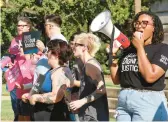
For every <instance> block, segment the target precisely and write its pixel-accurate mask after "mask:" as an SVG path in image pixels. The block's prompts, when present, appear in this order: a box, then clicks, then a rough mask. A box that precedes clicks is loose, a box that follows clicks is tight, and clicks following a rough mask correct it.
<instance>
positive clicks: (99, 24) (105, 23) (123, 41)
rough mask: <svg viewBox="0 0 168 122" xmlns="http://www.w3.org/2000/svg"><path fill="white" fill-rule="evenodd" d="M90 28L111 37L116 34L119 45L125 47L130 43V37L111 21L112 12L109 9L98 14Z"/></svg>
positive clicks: (115, 39)
mask: <svg viewBox="0 0 168 122" xmlns="http://www.w3.org/2000/svg"><path fill="white" fill-rule="evenodd" d="M113 29H115V32H114V35H112V32H113ZM90 30H91V31H92V32H101V33H103V34H105V35H106V36H108V37H109V38H110V39H112V36H114V41H115V42H116V43H117V46H118V47H121V48H124V49H125V48H127V47H129V45H130V41H129V39H128V38H127V37H126V36H125V35H124V34H123V33H122V32H121V31H120V30H118V28H116V27H115V26H114V25H113V23H112V21H111V13H110V12H109V11H104V12H101V13H100V14H98V15H97V16H96V17H95V18H94V20H93V21H92V23H91V25H90Z"/></svg>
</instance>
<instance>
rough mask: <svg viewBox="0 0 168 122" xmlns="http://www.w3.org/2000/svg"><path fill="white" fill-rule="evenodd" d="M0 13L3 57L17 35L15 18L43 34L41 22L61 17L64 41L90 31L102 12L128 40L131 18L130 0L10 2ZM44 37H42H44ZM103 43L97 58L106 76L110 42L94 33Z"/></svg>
mask: <svg viewBox="0 0 168 122" xmlns="http://www.w3.org/2000/svg"><path fill="white" fill-rule="evenodd" d="M5 1H6V0H3V2H4V4H3V6H2V9H1V28H2V29H1V34H0V36H1V40H0V42H1V49H2V55H3V54H4V53H6V52H7V49H8V47H9V45H10V41H11V39H12V38H13V36H15V35H16V22H17V17H18V16H23V15H24V16H28V17H29V18H30V19H31V20H32V22H33V23H34V27H36V28H38V29H41V30H43V28H44V27H43V18H44V16H45V15H47V14H59V15H60V16H61V17H62V20H63V25H62V32H63V34H64V35H65V36H66V37H67V39H69V38H70V36H71V35H72V34H73V33H75V32H76V31H79V30H80V31H85V32H87V31H89V25H90V23H91V21H92V20H93V19H94V18H95V16H96V15H98V14H99V13H100V12H102V11H104V10H107V9H108V10H110V11H111V14H112V21H113V23H114V24H115V26H116V27H117V28H119V29H120V30H122V32H123V33H124V34H126V35H127V36H128V37H129V36H130V33H131V32H130V22H131V20H132V18H133V16H134V1H133V0H43V3H42V5H37V4H36V2H35V0H9V1H8V3H6V4H5ZM150 3H151V2H150V1H149V0H142V9H145V10H146V9H148V5H149V4H150ZM43 34H44V33H43ZM95 34H96V35H98V36H99V37H100V38H101V40H102V46H101V49H100V51H99V53H98V54H97V55H96V58H97V59H98V60H99V61H100V63H101V64H102V65H103V67H104V69H105V72H109V71H106V69H108V68H107V67H106V66H105V60H106V55H104V54H105V49H104V48H105V43H104V42H109V39H108V38H106V37H105V36H104V35H103V34H100V33H95Z"/></svg>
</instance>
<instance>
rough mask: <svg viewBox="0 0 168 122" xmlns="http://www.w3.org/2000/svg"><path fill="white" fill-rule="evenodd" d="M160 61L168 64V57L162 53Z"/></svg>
mask: <svg viewBox="0 0 168 122" xmlns="http://www.w3.org/2000/svg"><path fill="white" fill-rule="evenodd" d="M160 62H162V63H163V64H165V65H167V64H168V58H167V57H166V56H164V55H163V54H162V55H161V58H160Z"/></svg>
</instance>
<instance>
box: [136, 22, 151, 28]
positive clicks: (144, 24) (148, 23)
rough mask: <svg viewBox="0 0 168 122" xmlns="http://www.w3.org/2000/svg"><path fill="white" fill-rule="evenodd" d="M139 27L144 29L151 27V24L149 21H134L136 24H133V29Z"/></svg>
mask: <svg viewBox="0 0 168 122" xmlns="http://www.w3.org/2000/svg"><path fill="white" fill-rule="evenodd" d="M139 25H141V27H142V28H146V26H147V25H151V26H153V24H152V23H150V22H149V21H142V22H140V21H136V22H134V28H138V27H139Z"/></svg>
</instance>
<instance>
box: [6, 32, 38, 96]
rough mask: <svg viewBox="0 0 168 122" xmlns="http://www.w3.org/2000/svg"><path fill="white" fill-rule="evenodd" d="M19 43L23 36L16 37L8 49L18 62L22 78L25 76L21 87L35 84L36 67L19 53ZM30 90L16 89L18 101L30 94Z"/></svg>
mask: <svg viewBox="0 0 168 122" xmlns="http://www.w3.org/2000/svg"><path fill="white" fill-rule="evenodd" d="M19 41H20V42H21V41H22V36H21V35H20V36H16V37H15V38H14V39H13V40H12V42H11V45H10V47H9V49H8V51H9V53H10V54H15V55H16V59H15V62H18V64H19V67H20V70H21V73H22V76H23V81H22V82H20V85H23V84H27V83H32V82H33V77H34V74H33V72H34V69H35V65H32V63H31V60H26V58H25V56H24V55H22V56H21V54H20V51H19V49H18V48H19ZM29 91H30V89H28V90H23V89H16V96H17V98H18V99H21V96H22V95H23V94H24V93H28V92H29Z"/></svg>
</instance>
